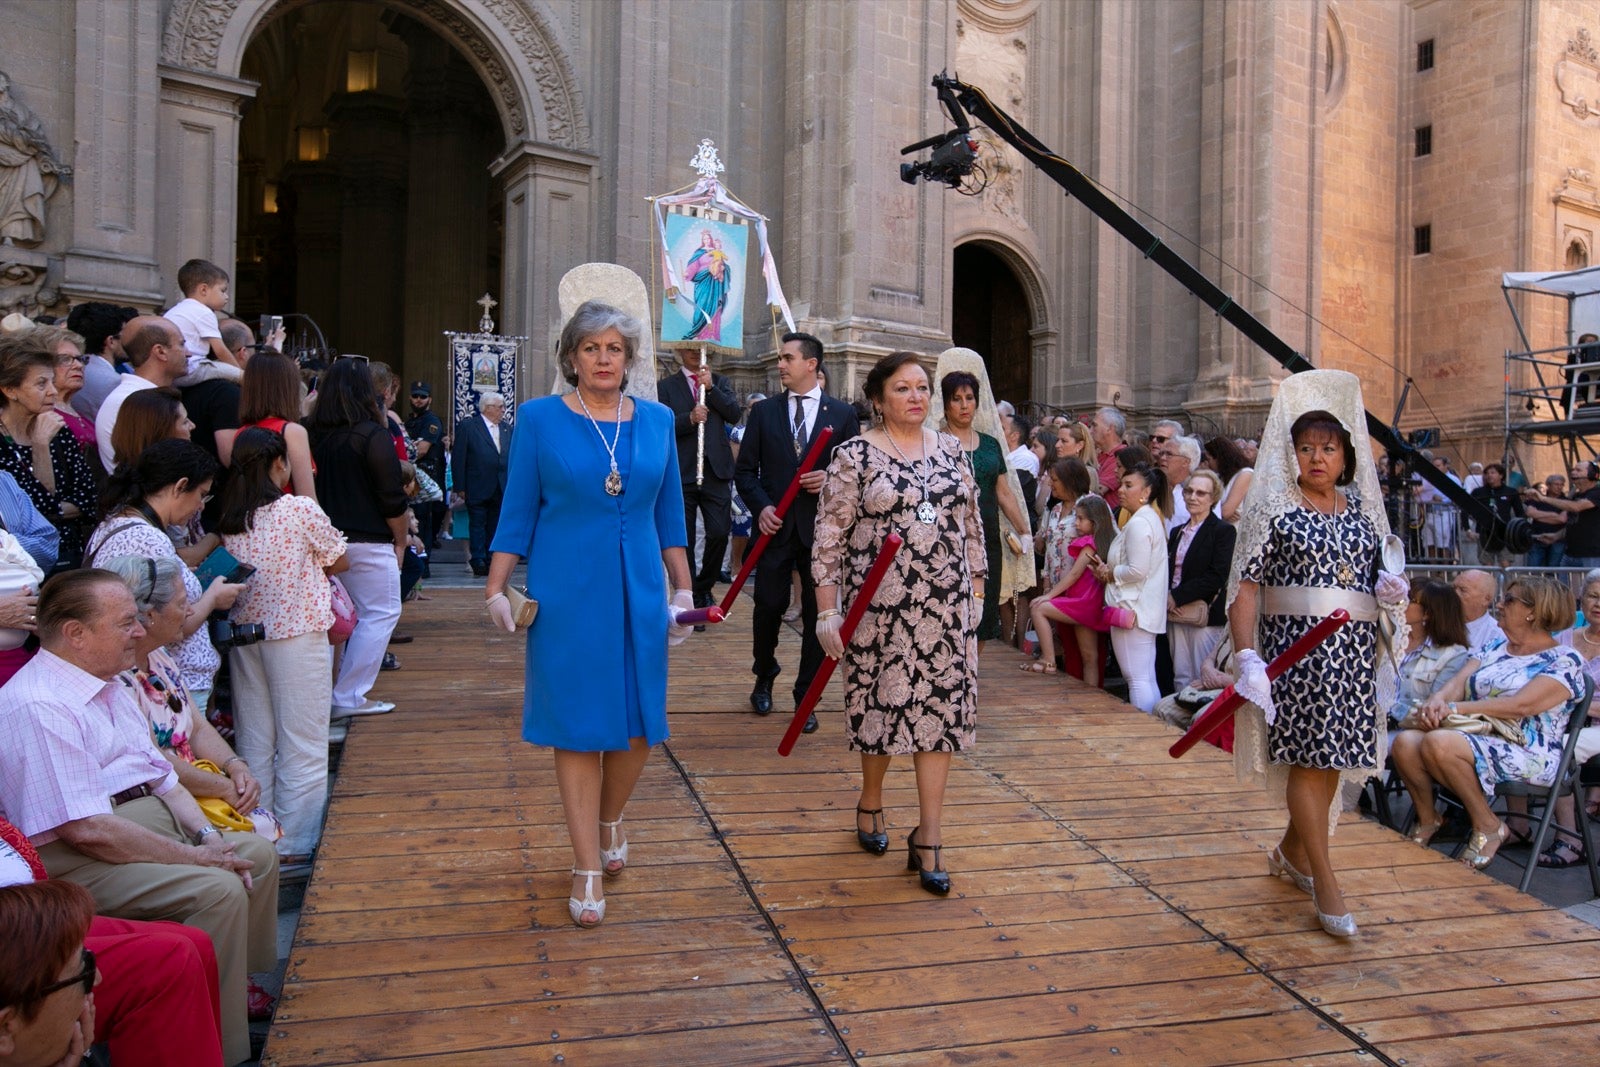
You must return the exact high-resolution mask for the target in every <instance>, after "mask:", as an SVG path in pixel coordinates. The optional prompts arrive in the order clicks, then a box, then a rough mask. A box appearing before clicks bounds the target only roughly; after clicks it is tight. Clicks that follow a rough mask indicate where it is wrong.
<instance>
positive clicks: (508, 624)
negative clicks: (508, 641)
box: [484, 595, 517, 634]
mask: <svg viewBox="0 0 1600 1067" xmlns="http://www.w3.org/2000/svg"><path fill="white" fill-rule="evenodd" d="M484 607H485V608H488V609H489V618H490V620H491V621H493V622H494V624H495V626H496V627H498V628H499V629H501V630H504V631H505V632H506V633H508V634H514V633H516V632H517V624H516V623H515V622H514V621H512V618H511V601H509V600H507V599H506V598H505V596H504V595H501V596H497V597H495V598H494V599H492V600H490V601H488V602H487V603H485V604H484Z"/></svg>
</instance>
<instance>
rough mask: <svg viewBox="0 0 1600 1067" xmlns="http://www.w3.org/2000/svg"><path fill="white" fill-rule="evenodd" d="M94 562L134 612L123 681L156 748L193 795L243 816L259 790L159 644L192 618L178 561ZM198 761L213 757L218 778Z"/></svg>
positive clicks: (133, 558)
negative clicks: (134, 637)
mask: <svg viewBox="0 0 1600 1067" xmlns="http://www.w3.org/2000/svg"><path fill="white" fill-rule="evenodd" d="M99 562H100V566H102V567H104V568H105V569H106V570H108V571H111V572H112V573H113V574H115V575H116V576H117V577H118V578H121V579H122V581H123V584H125V585H126V586H127V587H128V591H129V592H130V593H132V594H133V602H134V604H135V606H136V607H137V608H138V609H139V621H140V623H141V624H142V625H143V626H144V636H143V637H141V638H139V640H138V643H137V644H136V645H135V646H134V650H133V666H132V667H131V668H129V669H128V670H126V671H123V672H122V675H121V678H122V681H123V684H125V685H127V686H128V688H129V689H131V690H132V691H133V696H134V699H135V700H136V701H137V702H138V704H139V710H140V711H142V712H144V715H145V718H147V719H149V720H150V733H151V736H152V737H153V738H154V740H155V743H156V747H157V748H159V749H161V753H162V755H164V756H166V757H167V759H168V760H169V761H170V762H171V763H172V766H173V767H174V768H175V769H176V770H177V772H178V784H179V785H181V786H183V787H184V788H185V789H187V790H188V791H189V792H190V793H191V794H193V795H194V796H197V797H221V798H222V799H223V800H226V801H227V802H228V803H229V804H230V805H231V806H232V807H233V810H234V811H237V812H238V813H239V814H241V815H246V816H248V815H249V814H250V811H251V809H252V808H254V807H255V806H256V801H257V800H258V799H259V798H260V796H261V785H260V783H259V782H257V781H256V777H255V775H254V774H253V773H251V771H250V767H249V766H248V765H247V764H246V763H245V761H244V760H243V759H241V758H240V757H239V755H238V754H237V753H235V752H234V751H233V749H231V748H229V747H228V742H226V741H224V740H223V739H222V735H221V734H219V733H217V729H216V727H214V726H212V725H211V723H209V722H207V721H206V717H205V716H204V715H202V714H200V713H199V712H198V711H197V710H196V708H195V706H194V701H193V700H192V699H190V696H189V690H188V688H186V687H185V686H184V684H183V672H182V671H180V670H179V669H178V662H177V660H175V659H173V658H172V653H170V652H168V651H167V650H166V648H165V647H164V646H166V645H167V644H169V643H171V642H172V641H174V640H175V639H176V638H177V636H178V634H179V633H180V632H181V631H182V630H183V620H184V618H185V617H186V616H187V615H188V614H189V599H188V597H187V596H186V595H185V593H184V589H183V571H184V566H183V564H182V563H181V562H180V561H179V560H176V559H171V558H162V559H151V558H150V557H149V556H116V557H114V558H112V559H108V560H103V561H99ZM196 760H210V761H211V762H212V763H214V764H216V765H217V766H218V767H220V768H222V773H221V774H217V773H215V772H213V771H206V770H201V769H200V768H199V767H196V766H195V765H194V764H195V761H196Z"/></svg>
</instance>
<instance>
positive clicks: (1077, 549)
mask: <svg viewBox="0 0 1600 1067" xmlns="http://www.w3.org/2000/svg"><path fill="white" fill-rule="evenodd" d="M1054 478H1055V475H1054V474H1053V473H1052V474H1051V479H1052V480H1054ZM1057 506H1058V507H1063V508H1064V507H1066V504H1065V503H1063V504H1059V505H1057ZM1072 512H1073V518H1074V520H1075V523H1076V525H1075V528H1074V529H1075V533H1076V536H1075V537H1074V538H1073V539H1072V542H1071V543H1070V544H1068V545H1067V556H1068V558H1070V559H1071V561H1072V563H1071V566H1069V567H1068V568H1067V571H1066V573H1065V574H1063V575H1062V576H1061V577H1060V578H1058V579H1057V580H1056V582H1055V584H1053V585H1051V586H1050V588H1049V589H1047V590H1045V593H1044V595H1043V596H1041V597H1039V598H1037V599H1036V600H1034V601H1033V603H1032V605H1031V608H1030V611H1031V614H1032V615H1033V629H1034V632H1035V633H1036V634H1038V635H1039V660H1038V662H1036V663H1024V664H1023V665H1022V669H1023V670H1025V671H1032V672H1033V673H1035V674H1054V673H1056V650H1055V628H1054V624H1055V623H1058V622H1062V623H1066V624H1068V625H1070V626H1071V627H1072V636H1073V640H1074V641H1075V642H1076V644H1077V646H1078V654H1079V656H1080V657H1081V658H1082V661H1083V680H1084V681H1086V682H1088V683H1089V684H1090V685H1094V686H1098V685H1099V684H1100V648H1099V645H1100V638H1099V635H1100V634H1101V633H1104V632H1105V630H1106V627H1105V625H1104V624H1103V623H1102V622H1101V621H1100V616H1101V614H1102V612H1103V610H1104V607H1105V586H1104V585H1103V584H1101V582H1100V579H1098V578H1096V577H1095V576H1094V571H1093V570H1092V569H1091V568H1090V566H1089V565H1090V564H1091V563H1093V562H1094V561H1095V560H1098V559H1100V558H1101V554H1102V553H1104V552H1106V551H1107V550H1108V549H1109V548H1110V547H1111V542H1112V540H1113V539H1114V538H1115V537H1116V535H1117V521H1116V519H1115V518H1114V517H1113V516H1112V514H1111V509H1110V508H1109V507H1108V506H1107V505H1106V502H1105V498H1104V497H1101V496H1098V495H1095V494H1093V493H1090V494H1087V495H1085V496H1081V497H1079V498H1078V502H1077V503H1076V504H1074V505H1073V507H1072Z"/></svg>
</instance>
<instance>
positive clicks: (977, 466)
mask: <svg viewBox="0 0 1600 1067" xmlns="http://www.w3.org/2000/svg"><path fill="white" fill-rule="evenodd" d="M967 459H968V461H970V462H971V464H972V478H973V481H975V482H977V483H978V514H979V515H981V516H982V517H983V551H984V555H985V557H986V558H987V559H988V561H989V578H988V580H987V581H986V582H984V600H983V618H981V619H980V620H978V640H979V641H990V640H993V639H994V638H997V637H999V636H1000V499H999V497H997V496H996V495H995V483H997V482H998V481H999V480H1000V476H1001V475H1002V474H1004V473H1005V469H1006V458H1005V453H1004V452H1002V451H1000V442H999V441H996V440H995V439H994V438H993V437H990V436H989V435H988V434H986V433H980V434H979V435H978V447H977V449H976V450H974V451H972V452H968V453H967Z"/></svg>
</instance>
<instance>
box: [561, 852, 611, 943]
mask: <svg viewBox="0 0 1600 1067" xmlns="http://www.w3.org/2000/svg"><path fill="white" fill-rule="evenodd" d="M572 873H573V875H574V876H577V875H582V876H583V878H584V883H583V899H582V900H579V899H578V898H577V897H568V898H567V911H568V912H570V913H571V914H572V921H573V922H574V923H576V924H577V925H579V926H581V927H583V928H584V929H585V930H588V929H590V928H592V927H596V926H599V925H600V924H601V923H602V922H604V921H605V917H606V901H605V898H604V897H601V898H600V899H599V900H596V899H594V880H595V879H596V878H604V877H605V874H604V873H603V872H601V871H580V870H578V868H576V867H574V868H572ZM586 911H592V912H594V914H595V920H594V922H592V923H586V922H584V921H583V913H584V912H586Z"/></svg>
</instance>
